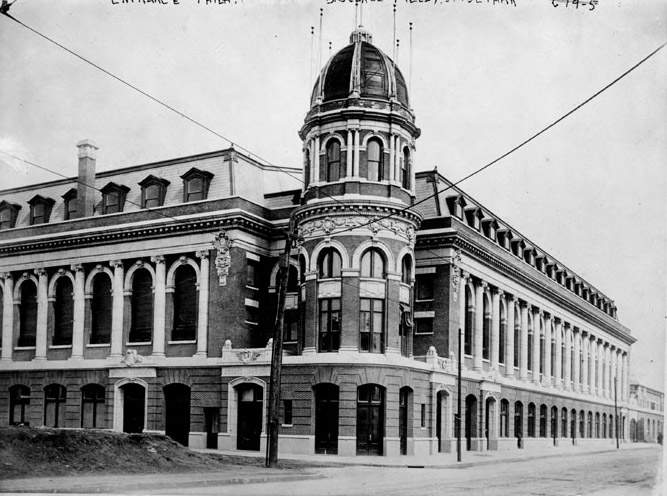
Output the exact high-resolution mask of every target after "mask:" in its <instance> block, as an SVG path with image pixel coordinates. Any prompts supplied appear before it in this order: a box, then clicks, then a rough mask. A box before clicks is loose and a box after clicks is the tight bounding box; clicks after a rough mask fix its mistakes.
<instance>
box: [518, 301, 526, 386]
mask: <svg viewBox="0 0 667 496" xmlns="http://www.w3.org/2000/svg"><path fill="white" fill-rule="evenodd" d="M520 305H521V345H520V346H521V355H520V356H519V377H520V378H521V379H522V380H524V381H525V380H528V303H526V302H525V301H522V302H520Z"/></svg>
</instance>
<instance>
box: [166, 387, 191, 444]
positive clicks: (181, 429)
mask: <svg viewBox="0 0 667 496" xmlns="http://www.w3.org/2000/svg"><path fill="white" fill-rule="evenodd" d="M164 403H165V405H164V406H165V434H167V436H169V437H170V438H172V439H173V440H174V441H177V442H179V443H181V444H182V445H183V446H187V445H188V438H189V436H190V388H189V387H188V386H186V385H185V384H169V385H168V386H165V387H164Z"/></svg>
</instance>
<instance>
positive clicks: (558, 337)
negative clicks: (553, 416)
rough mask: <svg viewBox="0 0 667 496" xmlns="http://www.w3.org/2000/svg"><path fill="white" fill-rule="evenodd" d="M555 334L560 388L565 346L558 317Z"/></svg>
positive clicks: (555, 379) (556, 373)
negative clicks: (563, 348)
mask: <svg viewBox="0 0 667 496" xmlns="http://www.w3.org/2000/svg"><path fill="white" fill-rule="evenodd" d="M554 332H555V333H556V335H555V336H554V338H555V340H556V358H555V360H554V366H555V368H554V371H553V372H554V387H557V388H560V387H562V385H563V382H562V381H561V379H560V377H561V374H562V373H563V350H562V349H561V347H562V346H563V337H562V336H561V332H562V322H561V320H560V319H559V318H558V317H554ZM559 432H560V431H559Z"/></svg>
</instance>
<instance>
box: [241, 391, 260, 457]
mask: <svg viewBox="0 0 667 496" xmlns="http://www.w3.org/2000/svg"><path fill="white" fill-rule="evenodd" d="M237 390H238V398H239V411H238V419H237V420H238V423H237V425H238V438H237V441H236V448H237V449H240V450H252V451H259V440H260V436H261V434H262V406H263V403H262V393H263V390H262V388H261V387H260V386H258V385H256V384H246V385H243V386H239V388H238V389H237Z"/></svg>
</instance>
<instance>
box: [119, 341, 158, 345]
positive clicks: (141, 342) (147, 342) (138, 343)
mask: <svg viewBox="0 0 667 496" xmlns="http://www.w3.org/2000/svg"><path fill="white" fill-rule="evenodd" d="M151 344H153V342H152V341H146V342H143V341H139V342H137V343H125V346H148V345H151Z"/></svg>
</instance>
